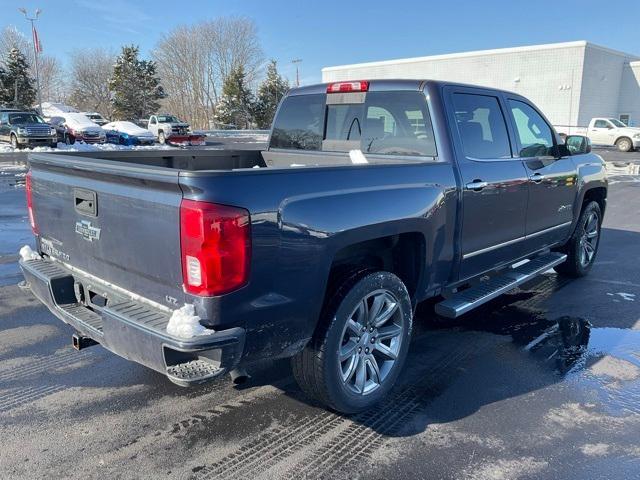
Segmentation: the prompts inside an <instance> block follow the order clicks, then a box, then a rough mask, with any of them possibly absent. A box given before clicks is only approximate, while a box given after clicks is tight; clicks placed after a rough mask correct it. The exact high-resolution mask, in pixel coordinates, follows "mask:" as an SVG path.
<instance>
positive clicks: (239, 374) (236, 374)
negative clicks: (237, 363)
mask: <svg viewBox="0 0 640 480" xmlns="http://www.w3.org/2000/svg"><path fill="white" fill-rule="evenodd" d="M229 375H230V376H231V381H232V382H233V384H234V385H242V384H243V383H245V382H246V381H247V380H249V379H250V378H251V376H250V375H249V374H248V373H247V371H246V370H245V369H244V368H234V369H233V370H231V371H230V372H229Z"/></svg>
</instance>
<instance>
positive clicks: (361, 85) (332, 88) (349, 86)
mask: <svg viewBox="0 0 640 480" xmlns="http://www.w3.org/2000/svg"><path fill="white" fill-rule="evenodd" d="M368 90H369V82H367V81H365V80H362V81H357V82H338V83H330V84H329V85H327V93H341V92H366V91H368Z"/></svg>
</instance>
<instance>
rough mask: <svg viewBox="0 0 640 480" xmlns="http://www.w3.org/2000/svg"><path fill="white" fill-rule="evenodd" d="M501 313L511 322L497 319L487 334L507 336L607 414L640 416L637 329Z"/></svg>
mask: <svg viewBox="0 0 640 480" xmlns="http://www.w3.org/2000/svg"><path fill="white" fill-rule="evenodd" d="M506 309H507V310H508V311H510V312H511V314H512V315H509V313H507V312H504V313H505V314H506V316H505V317H504V318H505V319H507V318H511V320H512V321H510V322H506V323H505V322H500V321H498V322H496V324H495V325H494V327H493V328H489V329H488V330H489V331H491V332H492V333H497V334H503V335H505V334H509V335H511V336H512V340H513V342H514V343H515V344H516V345H517V346H518V347H519V348H521V349H522V351H523V353H525V354H528V355H530V356H531V357H532V358H533V359H534V360H535V361H536V362H538V363H540V364H542V365H544V366H546V367H548V368H549V369H551V370H552V371H553V372H554V373H555V374H556V375H558V376H559V377H561V381H563V382H565V384H566V385H567V386H568V387H570V388H576V389H581V390H583V391H587V392H589V395H590V396H592V397H593V403H595V404H597V405H600V406H601V407H603V408H604V410H605V411H607V412H608V413H610V414H612V415H625V414H629V413H635V414H639V413H640V330H632V329H623V328H608V327H605V328H596V327H594V326H592V325H591V324H590V323H589V322H588V321H587V320H585V319H583V318H579V317H560V318H558V319H555V320H549V319H547V318H544V317H543V316H542V314H541V313H539V312H533V311H526V310H520V311H519V312H517V310H516V309H513V310H512V309H511V308H510V307H506ZM516 312H517V313H516ZM501 316H502V315H501ZM495 320H496V319H495V318H494V319H493V321H495ZM491 321H492V319H487V322H491ZM470 327H471V326H470ZM471 329H474V330H477V329H479V328H478V325H475V326H473V327H471ZM480 329H482V327H480Z"/></svg>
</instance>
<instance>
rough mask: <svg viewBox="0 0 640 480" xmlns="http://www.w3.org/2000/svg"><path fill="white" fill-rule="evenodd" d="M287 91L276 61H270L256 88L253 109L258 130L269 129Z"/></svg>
mask: <svg viewBox="0 0 640 480" xmlns="http://www.w3.org/2000/svg"><path fill="white" fill-rule="evenodd" d="M288 90H289V82H288V81H287V80H285V79H283V78H282V77H281V76H280V74H279V73H278V69H277V68H276V61H275V60H271V62H269V66H267V76H266V78H265V79H264V81H263V82H262V83H261V84H260V86H259V87H258V100H257V102H256V108H255V119H256V123H257V125H258V128H265V129H267V128H271V122H272V121H273V116H274V115H275V114H276V109H277V108H278V104H279V103H280V100H281V99H282V97H284V95H285V94H286V93H287V91H288Z"/></svg>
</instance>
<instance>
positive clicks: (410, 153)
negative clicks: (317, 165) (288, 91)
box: [270, 90, 437, 159]
mask: <svg viewBox="0 0 640 480" xmlns="http://www.w3.org/2000/svg"><path fill="white" fill-rule="evenodd" d="M270 147H271V148H281V149H296V150H310V151H325V152H348V151H350V150H361V151H362V152H363V153H364V154H365V155H366V154H373V155H379V156H384V155H389V156H402V157H418V158H419V157H430V159H433V158H434V157H436V155H437V151H436V144H435V140H434V133H433V128H432V125H431V118H430V116H429V111H428V107H427V102H426V98H425V96H424V93H423V92H421V91H417V90H399V91H378V92H377V91H368V92H350V93H346V94H343V93H339V94H333V93H328V94H311V95H292V96H289V97H287V98H286V99H285V100H284V102H283V104H282V106H281V107H280V110H279V112H278V115H277V116H276V119H275V123H274V127H273V131H272V135H271V143H270Z"/></svg>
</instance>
